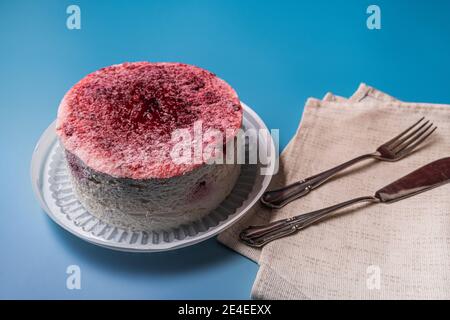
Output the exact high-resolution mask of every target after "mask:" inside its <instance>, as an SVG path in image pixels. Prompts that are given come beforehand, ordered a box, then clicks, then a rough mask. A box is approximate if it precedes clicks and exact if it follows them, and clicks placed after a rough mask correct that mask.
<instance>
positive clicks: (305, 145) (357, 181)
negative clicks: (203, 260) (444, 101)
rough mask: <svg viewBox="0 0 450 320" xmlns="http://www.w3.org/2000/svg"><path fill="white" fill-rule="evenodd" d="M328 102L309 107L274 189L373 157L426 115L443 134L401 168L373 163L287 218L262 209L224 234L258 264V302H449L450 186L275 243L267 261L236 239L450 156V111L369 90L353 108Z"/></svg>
mask: <svg viewBox="0 0 450 320" xmlns="http://www.w3.org/2000/svg"><path fill="white" fill-rule="evenodd" d="M362 92H365V93H364V94H362ZM326 100H327V101H320V100H317V99H309V100H308V102H307V105H306V107H305V111H304V115H303V119H302V122H301V125H300V128H299V130H298V132H297V134H296V136H295V137H294V138H293V140H292V141H291V142H290V143H289V144H288V146H287V147H286V149H285V150H284V151H283V154H282V156H281V159H280V162H281V163H280V173H279V174H278V175H277V176H275V177H274V181H273V184H272V185H271V188H274V187H278V186H281V185H284V184H287V183H291V182H294V181H297V180H299V179H301V178H304V177H307V176H310V175H311V174H314V173H317V172H320V171H322V170H324V169H327V168H329V167H331V166H334V165H336V164H338V163H340V162H343V161H345V160H348V159H350V158H351V157H354V156H357V155H359V154H362V153H366V152H372V151H373V149H374V148H375V147H376V146H378V145H379V144H381V143H383V142H384V141H386V140H387V139H389V138H391V137H393V136H394V135H396V134H397V133H398V132H399V131H401V130H402V129H404V128H406V127H408V126H409V125H411V124H412V123H414V122H415V121H417V119H418V118H420V117H422V116H427V117H428V118H430V119H432V120H433V121H434V122H435V123H436V124H437V125H438V126H439V131H438V134H436V135H435V136H434V137H433V138H432V139H430V140H429V143H428V144H427V145H426V146H425V147H424V148H421V149H420V150H418V151H417V152H416V153H415V154H413V155H411V156H410V157H408V158H406V159H404V160H402V161H401V162H398V163H381V162H374V161H373V162H371V161H368V162H366V163H364V164H362V165H360V166H358V167H356V168H355V169H354V170H351V171H350V172H348V173H347V174H346V175H344V176H342V177H341V178H340V179H337V180H334V181H331V182H330V183H328V184H326V185H324V186H322V187H321V188H320V189H319V190H316V191H315V192H313V193H311V194H310V195H308V196H307V197H305V198H303V199H301V200H299V201H296V202H293V203H291V204H290V205H288V206H286V207H285V208H283V209H281V210H276V211H272V212H271V211H270V210H268V209H265V208H262V207H261V206H260V205H257V206H255V208H254V209H253V212H251V213H249V215H248V217H247V218H246V219H245V220H244V221H242V222H240V223H239V224H238V225H236V226H234V227H233V228H232V229H229V230H227V231H226V232H225V233H223V234H222V235H221V236H220V237H219V240H220V241H221V242H223V243H224V244H226V245H228V246H230V247H231V248H233V249H235V250H237V251H238V252H241V253H242V254H244V255H246V256H248V257H250V258H251V259H254V260H258V259H259V264H260V269H259V272H258V275H257V278H256V281H255V284H254V287H253V290H252V297H253V298H257V299H365V298H369V299H392V298H411V299H416V298H417V299H418V298H450V250H449V247H450V199H449V197H448V194H449V191H450V190H449V187H448V186H444V187H441V188H438V189H434V190H432V191H429V192H427V193H424V194H421V195H418V196H416V197H413V198H410V199H407V200H403V201H401V202H397V203H394V204H391V205H373V206H362V207H360V208H359V209H360V210H353V211H351V210H346V211H344V212H343V214H341V215H339V216H338V217H335V218H333V219H329V220H327V221H324V222H322V223H320V224H317V225H315V226H312V227H310V228H308V229H305V230H303V231H301V232H299V233H297V234H296V235H294V236H291V237H287V238H284V239H280V240H278V241H275V242H272V243H271V244H269V245H267V246H266V247H264V249H263V250H262V252H261V253H259V251H257V250H255V249H251V248H248V247H246V246H244V245H242V244H241V243H239V242H238V240H237V235H238V233H239V231H240V230H241V229H242V228H243V227H245V226H247V225H250V224H260V223H266V222H268V221H270V220H274V219H281V218H285V217H289V216H293V215H296V214H299V213H305V212H308V211H312V210H316V209H319V208H322V207H325V206H328V205H332V204H335V203H337V202H341V201H344V200H348V199H351V198H353V197H358V196H363V195H371V194H373V193H374V192H375V191H376V190H377V189H378V188H380V187H382V186H384V185H385V184H387V183H389V182H391V181H393V180H395V179H396V178H399V177H401V176H403V175H404V174H407V173H409V172H411V171H412V170H414V169H416V168H418V167H420V166H422V165H424V164H426V163H428V162H431V161H433V160H436V159H439V158H442V157H445V156H449V155H450V149H449V146H450V130H449V129H450V121H449V120H450V106H446V105H431V104H415V103H414V104H406V103H401V102H397V101H395V99H394V98H392V97H389V96H388V95H384V94H382V93H381V92H379V91H376V90H374V89H373V88H370V87H368V86H365V85H362V86H361V87H360V88H359V90H358V91H357V93H356V94H355V95H354V96H353V97H352V98H351V99H350V101H345V100H344V99H343V98H339V97H337V98H336V99H330V96H329V97H327V99H326ZM330 100H331V101H330ZM364 100H367V101H364ZM380 100H388V102H383V103H381V102H380ZM374 283H375V284H374Z"/></svg>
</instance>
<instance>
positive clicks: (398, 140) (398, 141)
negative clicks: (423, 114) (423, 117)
mask: <svg viewBox="0 0 450 320" xmlns="http://www.w3.org/2000/svg"><path fill="white" fill-rule="evenodd" d="M429 123H430V120H428V121H426V122H424V123H423V124H422V125H421V126H420V127H418V128H417V129H416V130H414V131H412V132H411V133H410V134H408V135H406V136H405V137H404V138H401V139H397V140H396V141H394V142H393V143H392V145H389V146H387V147H388V148H389V149H391V150H395V149H396V148H397V147H398V146H400V145H402V144H403V143H404V142H405V141H407V140H408V139H409V138H411V137H413V136H414V135H415V134H416V133H417V132H419V131H420V130H422V129H423V128H424V127H425V126H426V125H427V124H429Z"/></svg>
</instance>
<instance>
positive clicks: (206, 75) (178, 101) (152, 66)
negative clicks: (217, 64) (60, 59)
mask: <svg viewBox="0 0 450 320" xmlns="http://www.w3.org/2000/svg"><path fill="white" fill-rule="evenodd" d="M199 122H200V123H201V128H202V132H206V131H208V130H210V129H214V130H219V131H220V132H221V133H222V134H223V137H224V141H223V143H224V144H225V143H227V142H228V141H230V139H234V135H235V134H236V132H237V130H238V129H239V128H241V125H242V107H241V105H240V102H239V99H238V96H237V94H236V93H235V91H234V90H233V89H232V88H231V87H230V86H229V85H228V84H227V83H226V82H224V81H223V80H221V79H219V78H218V77H216V76H215V75H214V74H213V73H211V72H209V71H206V70H203V69H201V68H198V67H195V66H191V65H186V64H181V63H148V62H136V63H124V64H119V65H114V66H110V67H106V68H103V69H100V70H98V71H96V72H94V73H91V74H89V75H88V76H86V77H85V78H83V79H82V80H81V81H80V82H78V83H77V84H76V85H75V86H74V87H72V89H70V90H69V92H68V93H67V94H66V95H65V96H64V98H63V100H62V102H61V104H60V107H59V111H58V119H57V134H58V136H59V138H60V141H61V143H62V145H63V147H64V148H65V150H66V151H68V152H70V153H71V154H73V155H74V156H76V157H77V158H78V159H80V161H82V163H84V164H85V165H86V167H89V168H90V169H92V170H94V171H96V172H99V173H104V174H107V175H110V176H112V177H117V178H130V179H153V178H171V177H176V176H179V175H184V174H187V173H189V172H190V171H192V170H194V169H196V168H198V167H200V166H201V165H202V164H203V163H205V162H206V161H208V159H207V158H206V157H205V158H203V162H202V163H199V162H191V163H181V164H180V163H176V162H174V161H173V160H172V158H171V153H170V152H171V150H172V149H173V147H174V144H175V143H176V142H175V141H174V140H173V139H172V133H173V132H174V130H177V129H187V130H188V131H189V132H190V133H191V134H192V135H194V124H195V123H197V124H198V123H199ZM203 143H204V146H206V144H207V142H206V141H205V142H203Z"/></svg>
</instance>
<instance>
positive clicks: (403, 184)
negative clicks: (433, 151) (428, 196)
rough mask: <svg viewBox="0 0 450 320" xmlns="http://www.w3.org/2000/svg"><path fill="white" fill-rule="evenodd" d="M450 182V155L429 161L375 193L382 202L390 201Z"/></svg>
mask: <svg viewBox="0 0 450 320" xmlns="http://www.w3.org/2000/svg"><path fill="white" fill-rule="evenodd" d="M448 182H450V157H449V158H443V159H440V160H437V161H434V162H432V163H429V164H427V165H425V166H423V167H421V168H419V169H417V170H415V171H413V172H411V173H409V174H407V175H406V176H404V177H402V178H400V179H399V180H397V181H395V182H393V183H391V184H389V185H387V186H385V187H383V188H382V189H380V190H378V191H377V192H376V193H375V197H376V198H378V199H379V200H380V201H381V202H385V203H390V202H395V201H399V200H402V199H404V198H408V197H411V196H414V195H416V194H418V193H422V192H425V191H428V190H430V189H433V188H436V187H439V186H441V185H443V184H446V183H448Z"/></svg>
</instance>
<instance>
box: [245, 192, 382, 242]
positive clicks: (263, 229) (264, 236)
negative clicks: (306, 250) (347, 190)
mask: <svg viewBox="0 0 450 320" xmlns="http://www.w3.org/2000/svg"><path fill="white" fill-rule="evenodd" d="M379 201H380V200H379V199H378V198H376V197H361V198H356V199H352V200H349V201H346V202H342V203H339V204H337V205H334V206H331V207H327V208H324V209H321V210H317V211H313V212H310V213H306V214H302V215H298V216H295V217H292V218H288V219H283V220H278V221H275V222H272V223H269V224H265V225H262V226H250V227H248V228H246V229H244V230H243V231H242V232H241V234H240V235H239V238H240V240H241V241H242V242H244V243H245V244H247V245H249V246H251V247H257V248H260V247H263V246H265V245H266V244H267V243H269V242H271V241H273V240H276V239H280V238H283V237H286V236H288V235H291V234H293V233H295V232H297V231H298V230H301V229H305V228H307V227H309V226H310V225H312V224H314V223H316V222H318V221H320V220H323V219H325V218H327V217H329V216H331V215H333V212H334V211H336V210H338V209H342V208H345V207H348V206H350V205H353V204H356V203H360V202H379Z"/></svg>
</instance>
